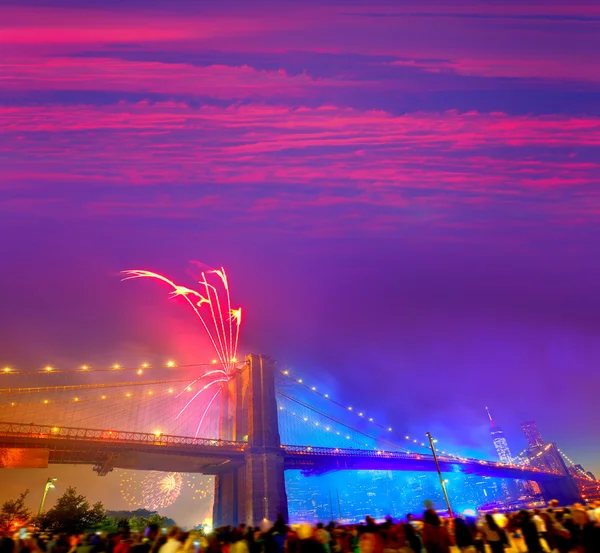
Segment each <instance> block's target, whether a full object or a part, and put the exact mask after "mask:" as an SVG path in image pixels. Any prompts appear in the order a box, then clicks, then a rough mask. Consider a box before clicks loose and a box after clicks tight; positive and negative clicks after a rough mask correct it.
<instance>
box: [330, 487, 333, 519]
mask: <svg viewBox="0 0 600 553" xmlns="http://www.w3.org/2000/svg"><path fill="white" fill-rule="evenodd" d="M329 512H330V513H331V518H330V519H329V520H331V521H332V522H333V501H332V500H331V488H329Z"/></svg>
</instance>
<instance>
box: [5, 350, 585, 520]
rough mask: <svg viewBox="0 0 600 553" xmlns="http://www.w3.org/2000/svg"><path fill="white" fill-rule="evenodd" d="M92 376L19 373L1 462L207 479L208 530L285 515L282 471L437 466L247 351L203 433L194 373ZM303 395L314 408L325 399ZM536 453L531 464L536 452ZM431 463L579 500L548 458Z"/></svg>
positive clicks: (446, 457) (9, 396) (443, 457)
mask: <svg viewBox="0 0 600 553" xmlns="http://www.w3.org/2000/svg"><path fill="white" fill-rule="evenodd" d="M169 366H170V365H169ZM86 369H87V368H86ZM50 372H51V371H48V373H50ZM78 372H79V371H78ZM83 372H85V371H83ZM142 372H143V371H142V370H141V369H139V370H137V371H136V373H137V375H141V374H142ZM284 374H285V373H284ZM95 375H96V376H95V378H96V380H97V381H95V382H89V381H85V382H84V383H76V382H75V380H74V378H73V376H72V375H69V381H68V383H60V384H59V383H56V384H57V385H56V386H50V385H44V386H37V387H36V386H31V385H30V382H29V377H27V386H11V387H5V388H1V389H0V421H1V420H4V421H17V422H0V467H25V466H30V467H40V468H43V467H46V466H47V465H48V463H67V464H89V465H92V466H93V468H94V470H95V471H96V472H97V473H98V474H99V475H105V474H107V473H109V472H110V471H111V470H113V469H114V468H123V469H140V470H159V471H169V472H187V473H193V472H196V473H203V474H211V475H215V504H214V513H213V520H214V523H215V524H216V525H221V524H234V525H235V524H238V523H239V522H246V523H249V524H252V525H256V524H257V523H259V522H260V521H261V520H262V519H263V518H268V519H270V520H274V518H275V517H276V516H277V515H278V514H279V513H282V514H284V515H287V496H286V490H285V479H284V471H285V470H287V469H296V470H301V471H303V472H304V473H305V474H309V475H310V474H323V473H326V472H331V471H339V470H393V471H434V470H436V468H435V462H434V459H433V456H432V455H431V454H428V453H426V452H427V451H430V450H428V449H427V448H426V447H425V444H424V443H420V442H418V441H417V440H415V439H414V438H413V439H409V436H400V435H397V434H395V433H393V432H392V429H391V428H387V427H383V426H381V427H380V430H382V432H380V433H379V434H377V432H375V431H374V428H375V427H378V426H379V425H376V424H375V423H374V421H373V419H372V418H370V417H366V416H365V415H364V414H363V413H362V412H358V413H354V415H355V416H356V418H357V419H358V421H359V423H358V424H356V425H351V424H349V423H348V422H347V417H346V418H344V417H343V416H340V415H335V414H332V412H331V411H330V410H328V409H327V408H326V406H325V407H324V406H323V405H311V404H309V403H308V401H307V400H306V398H302V399H299V398H298V397H296V396H294V395H293V393H292V392H291V390H290V389H289V386H287V387H286V382H284V383H282V384H281V386H280V387H279V388H276V385H275V375H276V371H275V363H274V361H273V360H271V359H270V358H268V357H264V356H259V355H249V356H248V357H247V358H246V362H245V364H244V365H243V366H241V367H239V368H238V369H236V370H235V371H233V373H232V376H231V377H230V378H229V379H228V380H227V381H224V382H221V383H219V384H218V385H219V386H220V391H221V392H222V393H221V394H220V396H221V397H220V401H219V402H218V404H217V405H218V412H219V416H218V417H215V419H214V424H215V425H216V427H217V428H213V429H212V430H211V429H209V428H206V429H204V433H205V435H206V434H210V433H211V432H212V434H213V437H191V436H195V435H196V434H197V428H199V425H198V423H197V419H198V413H197V411H195V410H194V409H187V407H188V406H189V405H191V403H192V401H193V399H194V398H195V397H197V395H198V394H200V393H201V392H202V389H198V387H196V388H194V387H193V384H194V383H196V382H197V381H198V378H195V379H194V378H193V377H192V378H191V379H190V377H189V376H188V377H187V378H177V379H169V380H162V379H160V380H159V379H154V380H138V381H135V380H131V381H126V382H105V381H102V380H98V378H97V373H95ZM57 376H58V375H57ZM88 376H89V377H93V375H86V378H87V377H88ZM7 378H12V377H7ZM15 378H17V377H16V376H15ZM288 380H289V379H288ZM296 382H297V383H298V382H300V385H302V384H301V381H296ZM288 384H289V382H288ZM182 386H183V389H182ZM302 386H303V385H302ZM304 387H305V388H306V386H304ZM310 390H312V391H314V392H315V395H316V396H320V397H318V398H317V399H321V400H322V401H321V403H327V402H328V401H330V400H329V399H328V396H327V395H326V394H325V395H322V394H320V393H317V392H316V391H315V389H314V388H311V389H310ZM186 394H187V395H186ZM215 397H216V395H213V400H214V398H215ZM213 400H211V402H212V401H213ZM325 400H327V401H325ZM317 403H318V402H317ZM334 403H335V402H334ZM209 405H210V404H209ZM338 406H339V404H338ZM343 411H344V412H345V413H346V414H347V412H348V411H352V408H351V407H343ZM360 423H364V424H360ZM126 427H128V428H126ZM158 429H161V430H158ZM141 430H143V431H141ZM319 442H321V443H324V444H326V445H327V446H328V447H322V446H318V445H317V444H318V443H319ZM400 442H402V443H400ZM282 443H283V444H285V443H287V444H289V445H282ZM407 444H410V445H412V446H413V447H417V448H419V451H418V452H414V451H410V450H409V448H408V447H407ZM331 446H333V447H331ZM540 455H542V456H541V457H540V461H542V460H543V455H545V452H544V451H542V452H541V454H540ZM439 462H440V466H441V470H442V471H444V472H462V473H465V474H476V475H481V476H493V477H501V478H514V479H519V480H530V481H535V482H537V483H538V484H539V486H540V488H541V490H542V493H543V494H544V496H545V497H546V499H552V498H558V499H562V500H563V501H564V502H565V503H571V502H573V501H576V500H579V499H580V495H579V493H578V488H577V485H576V482H575V479H574V478H573V477H572V476H569V474H568V471H567V469H566V466H565V467H564V470H562V469H561V466H560V465H556V463H555V464H553V465H548V464H546V465H544V464H543V463H541V464H540V463H537V465H536V464H535V463H534V464H533V465H531V466H528V467H524V466H519V465H505V464H502V463H498V462H493V461H485V460H476V459H466V458H463V457H459V456H454V455H450V454H449V453H447V452H445V451H442V452H441V454H440V456H439Z"/></svg>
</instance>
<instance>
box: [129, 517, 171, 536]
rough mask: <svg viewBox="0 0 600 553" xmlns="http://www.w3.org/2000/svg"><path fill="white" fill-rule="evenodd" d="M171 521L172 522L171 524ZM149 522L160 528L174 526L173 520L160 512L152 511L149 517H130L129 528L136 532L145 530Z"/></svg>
mask: <svg viewBox="0 0 600 553" xmlns="http://www.w3.org/2000/svg"><path fill="white" fill-rule="evenodd" d="M169 521H170V522H171V524H169ZM149 524H155V525H156V526H158V527H159V528H162V527H166V526H172V525H173V521H172V520H171V519H169V518H167V517H162V516H160V515H159V514H158V513H152V514H151V515H150V516H149V517H144V516H132V517H131V518H130V519H129V528H131V530H133V531H134V532H143V531H144V529H145V528H146V526H148V525H149Z"/></svg>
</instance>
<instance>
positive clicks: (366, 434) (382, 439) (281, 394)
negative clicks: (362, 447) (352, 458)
mask: <svg viewBox="0 0 600 553" xmlns="http://www.w3.org/2000/svg"><path fill="white" fill-rule="evenodd" d="M276 393H277V394H278V395H279V396H281V397H284V398H286V399H288V400H290V401H293V402H294V403H296V404H298V405H301V406H302V407H304V408H306V409H308V410H310V411H312V412H314V413H317V414H318V415H320V416H321V417H324V418H326V419H328V420H330V421H332V422H334V423H335V424H337V425H339V426H343V427H344V428H346V429H348V430H350V431H351V432H354V433H356V434H360V435H361V436H365V437H366V438H369V439H371V440H375V441H376V442H377V441H379V442H383V443H386V444H389V445H391V446H393V447H395V448H399V449H401V450H402V451H406V448H404V447H403V446H401V445H399V444H397V443H395V442H392V441H390V440H386V439H385V438H380V437H377V436H374V435H372V434H369V433H367V432H365V431H363V430H360V429H358V428H356V427H354V426H351V425H349V424H347V423H345V422H343V421H341V420H339V419H337V418H335V417H333V416H332V415H330V414H328V413H325V412H324V411H321V410H320V409H317V408H316V407H313V406H312V405H309V404H308V403H305V402H304V401H301V400H299V399H298V398H296V397H294V396H292V395H290V394H287V393H285V392H282V391H281V390H277V391H276Z"/></svg>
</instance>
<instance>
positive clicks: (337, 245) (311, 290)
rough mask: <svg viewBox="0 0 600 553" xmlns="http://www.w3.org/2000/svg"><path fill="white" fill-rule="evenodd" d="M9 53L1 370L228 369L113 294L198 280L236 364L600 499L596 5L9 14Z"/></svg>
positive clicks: (62, 8) (37, 10) (179, 315)
mask: <svg viewBox="0 0 600 553" xmlns="http://www.w3.org/2000/svg"><path fill="white" fill-rule="evenodd" d="M192 4H193V6H194V7H193V8H192V7H191V6H192ZM0 51H1V52H2V53H1V57H0V79H1V82H2V86H1V87H0V129H1V133H2V136H1V138H0V161H1V165H0V167H1V168H0V177H1V178H0V231H1V232H2V240H0V260H1V267H2V271H1V272H0V305H1V306H2V314H3V315H2V321H3V323H2V332H1V334H0V354H1V355H0V365H1V364H7V365H10V366H14V367H22V368H38V367H40V366H43V365H45V364H47V363H54V364H56V365H57V366H59V365H60V366H64V367H71V366H72V367H76V366H79V365H81V364H82V363H91V362H94V363H95V364H96V365H107V366H108V365H111V364H112V363H114V362H115V360H117V361H118V360H125V361H127V360H129V362H132V363H133V362H137V360H142V359H143V358H144V357H147V356H158V357H160V356H161V355H165V356H167V355H168V356H169V357H175V358H176V359H177V360H178V361H182V362H183V361H204V360H206V359H209V358H211V357H212V354H211V353H210V351H209V350H207V349H206V348H204V347H200V346H199V345H198V344H197V343H195V341H194V340H193V337H194V332H195V330H196V329H195V327H194V326H193V325H194V322H193V320H192V319H191V318H190V316H189V314H188V313H187V312H186V311H185V310H184V309H183V308H182V307H181V306H180V305H175V304H174V303H173V302H171V303H169V302H168V301H167V300H166V299H165V296H166V291H165V290H164V289H161V288H159V287H157V286H154V285H150V284H148V283H141V284H138V283H136V284H132V283H126V284H123V283H120V281H119V275H118V273H119V271H120V270H123V269H128V268H147V269H151V270H156V271H159V272H163V273H165V274H168V275H169V276H171V277H172V278H174V279H176V280H179V281H182V282H183V283H187V284H189V285H192V284H193V281H191V280H186V279H187V276H186V266H187V262H188V261H189V260H191V259H200V260H202V261H204V262H206V263H208V264H211V265H214V266H220V265H224V266H225V267H226V268H227V269H228V272H229V275H230V280H231V283H232V288H233V294H234V297H235V301H236V302H239V303H240V304H241V305H242V306H243V307H244V309H245V313H246V320H245V328H244V331H243V336H242V342H241V343H242V348H241V349H242V351H243V352H249V351H256V352H264V353H267V354H270V355H272V356H273V357H275V358H276V359H278V360H279V362H280V363H282V364H285V365H289V366H290V367H292V368H293V369H294V370H295V371H297V373H298V374H302V375H304V377H305V378H306V379H307V381H308V380H312V381H315V382H317V383H318V382H320V381H323V380H324V381H325V382H327V383H328V384H329V385H330V386H331V387H332V388H333V389H334V391H335V393H336V395H337V396H338V397H340V399H341V400H343V401H348V402H349V403H353V404H355V405H361V406H362V405H364V408H365V409H368V408H371V409H373V408H375V406H377V410H378V412H380V413H381V417H383V418H385V419H386V420H389V421H390V423H393V424H394V426H395V427H397V428H398V429H401V428H405V429H406V431H407V432H410V433H415V434H419V433H420V434H422V433H424V432H425V431H426V430H432V431H435V432H436V433H437V434H438V435H439V436H440V441H441V440H442V439H443V440H444V441H445V442H447V443H450V444H452V445H453V446H454V447H455V448H461V447H463V448H466V449H468V450H475V449H479V450H480V451H484V452H485V451H487V449H486V448H489V436H488V434H487V430H488V427H487V423H486V419H485V411H484V408H485V406H486V405H489V407H490V409H491V410H492V413H493V414H494V415H495V417H496V419H497V420H498V423H500V424H502V425H503V426H504V427H505V429H506V431H507V434H508V437H509V439H510V441H511V446H512V447H513V449H514V450H515V451H518V450H520V449H522V448H523V447H524V440H523V438H522V437H521V435H520V432H519V423H520V422H522V421H524V420H529V419H536V420H537V421H538V424H539V426H540V429H541V431H542V433H543V434H544V436H545V437H546V438H547V439H549V440H555V441H557V442H558V443H559V446H560V447H561V449H563V450H564V451H565V452H566V453H568V454H569V456H570V457H571V458H573V459H575V460H576V461H578V462H581V463H583V464H584V465H585V466H586V467H588V468H590V469H593V470H594V471H596V472H597V473H600V458H599V457H600V456H599V455H598V447H597V444H598V443H599V440H600V431H599V430H598V423H597V420H598V416H599V415H600V408H599V407H598V389H600V388H599V385H600V376H599V374H600V373H599V372H598V367H599V366H600V345H599V342H598V335H599V332H600V315H599V313H600V279H599V276H600V258H599V253H600V251H599V250H600V246H599V244H600V242H599V232H598V231H599V228H600V227H599V224H598V223H599V214H600V190H599V189H598V181H599V178H600V163H599V160H600V148H599V145H600V103H599V102H598V98H599V97H600V70H599V69H598V68H599V67H600V6H599V5H598V3H597V2H595V1H593V0H590V1H583V0H573V1H572V2H568V3H566V2H564V1H554V0H550V1H548V0H545V1H541V0H540V1H528V2H523V1H521V0H519V1H516V0H514V1H513V0H503V1H499V2H494V3H489V2H477V1H475V0H463V1H458V2H452V3H450V2H447V1H446V0H443V1H442V0H438V1H433V0H419V1H417V0H407V1H405V2H401V3H400V2H397V1H392V0H389V1H386V0H374V1H370V2H366V1H358V0H345V1H341V0H339V1H330V2H326V3H324V2H321V1H316V0H302V1H291V0H290V1H286V2H283V3H281V2H271V1H268V0H256V1H253V2H248V1H247V0H220V1H219V2H211V3H209V2H196V3H191V2H184V1H181V0H175V1H169V2H147V1H143V2H142V1H141V0H131V1H127V2H124V1H122V0H102V1H101V2H100V1H97V2H96V1H87V2H82V1H75V0H53V1H50V0H47V1H42V0H39V1H34V0H19V1H16V0H15V1H14V2H10V1H6V0H4V1H3V2H0ZM184 329H185V330H184ZM199 331H200V329H198V332H199ZM125 361H124V362H125ZM333 382H336V384H335V385H334V384H333ZM86 474H87V473H86Z"/></svg>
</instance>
